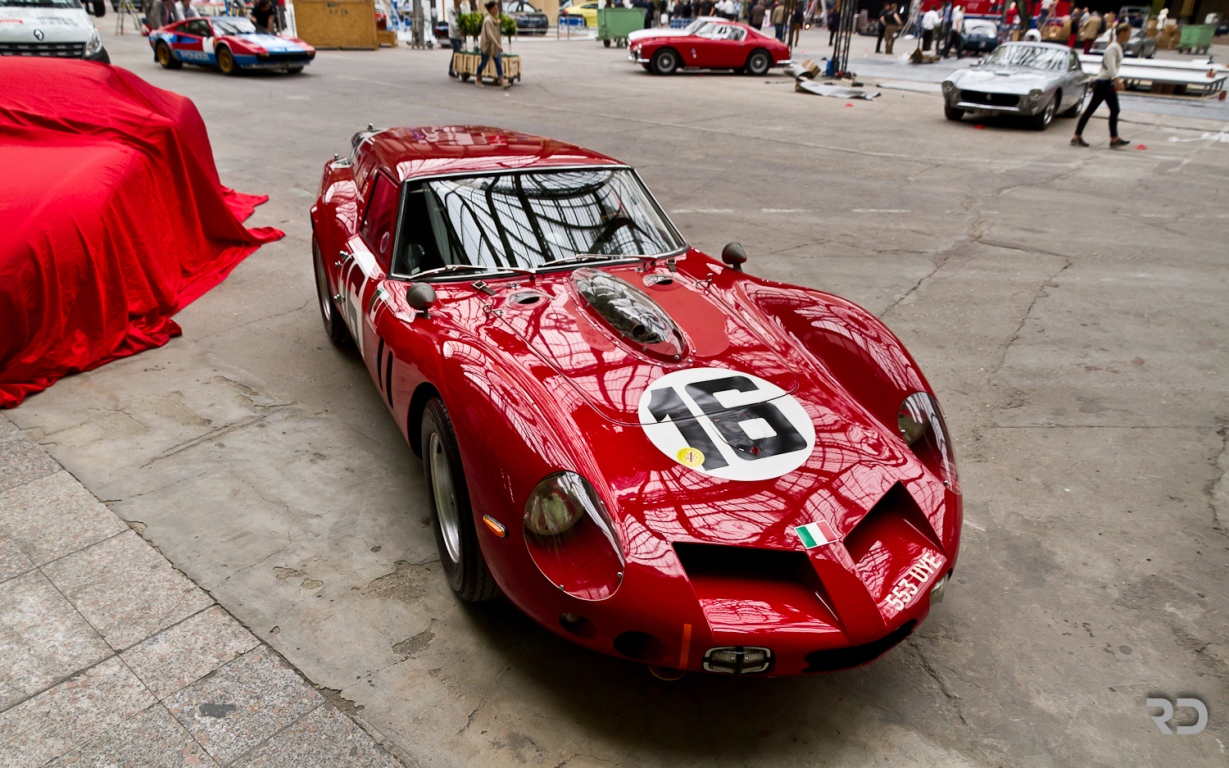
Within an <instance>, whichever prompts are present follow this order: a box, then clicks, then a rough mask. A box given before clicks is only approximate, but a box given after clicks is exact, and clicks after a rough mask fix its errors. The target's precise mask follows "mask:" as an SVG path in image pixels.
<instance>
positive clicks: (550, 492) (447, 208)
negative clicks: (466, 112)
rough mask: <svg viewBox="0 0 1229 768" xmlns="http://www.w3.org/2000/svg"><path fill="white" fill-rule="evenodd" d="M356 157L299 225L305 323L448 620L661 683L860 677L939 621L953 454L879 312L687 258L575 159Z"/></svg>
mask: <svg viewBox="0 0 1229 768" xmlns="http://www.w3.org/2000/svg"><path fill="white" fill-rule="evenodd" d="M352 145H353V148H352V149H351V151H350V153H349V155H348V156H346V157H337V158H335V159H334V160H332V161H330V162H328V163H327V164H326V165H325V167H324V178H323V179H322V180H321V184H320V192H319V198H318V199H317V201H316V203H315V205H314V206H313V207H312V209H311V217H312V229H313V233H314V234H313V241H312V254H313V260H314V263H315V274H316V284H317V289H318V294H319V300H320V301H319V303H320V311H321V314H322V316H323V319H324V327H325V331H326V332H327V333H328V335H329V337H330V339H332V340H333V341H334V342H335V343H337V344H340V345H348V344H353V345H354V346H355V347H357V350H358V353H359V354H360V355H361V356H362V358H363V360H364V361H365V362H366V364H367V368H368V370H369V372H370V374H371V377H372V379H373V380H374V382H375V385H376V387H377V389H378V390H379V392H380V395H381V397H382V398H383V399H384V401H385V402H386V403H387V406H388V409H389V412H390V413H391V414H392V416H393V418H394V419H395V421H396V423H397V425H398V426H399V427H400V429H401V430H402V432H403V433H404V435H405V438H406V440H407V441H408V442H409V445H410V447H411V448H412V449H413V450H414V452H415V453H416V454H417V455H419V456H421V457H422V460H423V468H424V471H425V473H426V479H427V489H428V495H429V498H430V500H431V504H432V509H433V519H434V527H435V536H436V543H437V545H438V547H439V553H440V560H441V562H442V568H443V571H444V573H445V575H446V576H447V579H448V582H449V583H450V584H451V586H452V588H453V589H454V590H455V591H456V592H457V594H458V595H459V596H460V597H461V598H462V599H464V600H471V601H478V600H485V599H488V598H492V597H495V596H497V595H499V594H500V593H502V594H504V595H506V596H507V598H508V599H509V600H511V601H512V602H513V603H515V604H516V605H517V606H518V607H519V608H520V609H521V610H523V611H524V612H525V613H526V614H528V615H529V616H531V617H532V618H533V619H534V620H536V621H537V622H538V623H540V624H541V625H542V626H543V627H546V628H547V629H549V630H550V631H552V632H554V633H556V634H558V635H560V636H562V637H564V638H567V639H568V640H571V641H573V642H576V643H579V644H580V645H583V646H585V647H587V648H591V649H593V650H597V651H601V652H604V653H609V654H613V655H616V656H620V657H623V658H627V659H632V660H635V661H639V662H643V663H645V664H648V665H650V666H651V667H652V668H653V669H654V671H655V672H656V673H657V674H659V675H662V676H666V677H670V676H675V675H678V674H680V673H681V672H682V671H688V670H690V671H697V672H698V671H702V670H703V671H708V672H719V673H730V674H768V675H792V674H799V673H803V672H824V671H830V670H836V669H843V668H847V667H852V666H856V665H859V664H863V663H865V662H868V661H870V660H872V659H874V658H876V657H877V656H879V655H880V654H882V653H884V652H885V651H887V650H888V649H889V648H891V647H892V646H893V645H895V644H896V643H898V642H900V640H902V639H903V638H904V637H905V636H907V635H908V634H909V633H910V632H911V631H913V630H914V629H915V628H916V627H917V625H918V623H919V622H921V621H922V620H923V619H924V618H925V617H926V615H927V613H928V612H929V610H930V607H931V605H932V604H933V603H934V602H936V601H938V600H939V599H940V598H941V597H942V595H943V590H944V587H945V585H946V584H947V583H948V579H949V577H950V575H951V572H952V568H953V566H954V564H955V562H956V554H957V549H958V545H959V540H960V527H961V497H960V486H959V481H958V479H957V475H956V466H955V462H954V459H953V453H952V444H951V439H950V436H949V434H948V431H947V427H946V426H945V425H944V421H943V416H942V413H941V411H940V409H939V405H938V402H937V401H936V400H935V397H934V395H933V393H932V392H931V389H930V386H929V385H928V384H927V383H926V380H925V378H923V376H922V374H921V372H920V371H919V370H918V367H917V365H916V364H915V363H914V361H913V359H912V358H911V357H910V356H909V353H908V352H906V351H905V349H904V347H902V346H901V343H900V342H899V341H898V340H897V339H896V337H895V336H893V335H892V333H891V332H890V331H889V330H888V329H887V328H886V327H884V325H883V324H882V323H880V322H879V321H878V320H877V319H876V318H875V317H874V316H873V315H871V314H870V313H868V312H866V311H865V310H863V309H860V308H859V307H857V306H854V305H853V304H850V303H849V302H847V301H844V300H842V299H839V298H837V297H835V296H832V295H830V294H826V293H822V292H820V291H815V290H811V289H808V288H800V287H797V286H792V285H786V284H783V283H777V282H773V281H769V280H762V279H760V278H757V277H754V276H752V275H749V274H747V273H746V272H744V271H743V270H742V263H743V262H744V261H745V260H746V256H745V254H744V253H743V252H742V248H741V247H740V246H738V245H737V244H730V245H729V246H727V247H726V249H725V251H724V252H723V254H722V261H716V260H714V259H712V258H710V257H708V256H707V255H705V254H703V253H701V252H699V251H697V250H695V249H694V248H691V247H690V246H688V245H687V243H686V241H685V240H684V239H683V236H682V235H681V234H680V233H679V232H678V230H677V229H675V227H674V225H673V224H672V223H671V222H670V220H669V219H668V218H667V217H666V214H665V213H664V212H663V211H662V209H661V207H660V206H659V205H658V204H657V202H656V201H655V200H654V199H653V196H652V195H651V194H650V193H649V191H648V189H646V188H645V186H644V184H643V183H642V182H641V180H640V178H639V176H638V175H637V174H636V172H635V171H634V170H632V169H631V168H630V167H628V166H626V165H624V164H622V163H620V162H618V161H616V160H613V159H611V158H609V157H604V156H602V155H600V154H597V153H595V152H591V151H589V150H586V149H582V148H580V147H577V146H573V145H570V144H564V143H562V142H559V141H553V140H551V139H545V138H541V137H538V136H530V135H526V134H523V133H517V132H514V131H507V130H502V129H497V128H484V127H471V126H450V127H433V128H391V129H387V130H374V129H369V130H366V131H362V132H360V133H358V134H356V135H355V136H354V138H353V141H352Z"/></svg>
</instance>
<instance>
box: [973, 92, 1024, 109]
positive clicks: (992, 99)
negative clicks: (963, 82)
mask: <svg viewBox="0 0 1229 768" xmlns="http://www.w3.org/2000/svg"><path fill="white" fill-rule="evenodd" d="M960 100H961V101H967V102H969V103H971V104H990V105H992V106H995V107H1014V106H1016V105H1017V104H1019V103H1020V97H1019V96H1017V95H1015V94H1011V93H982V92H981V91H961V92H960Z"/></svg>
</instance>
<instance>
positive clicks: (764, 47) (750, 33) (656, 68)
mask: <svg viewBox="0 0 1229 768" xmlns="http://www.w3.org/2000/svg"><path fill="white" fill-rule="evenodd" d="M628 58H629V59H631V60H632V61H634V62H636V63H637V64H639V65H641V66H643V67H644V68H645V69H646V70H648V71H649V72H652V73H654V74H657V75H672V74H674V73H675V72H677V71H678V70H680V69H684V68H686V69H733V70H737V71H740V72H745V73H746V74H748V75H763V74H765V73H767V72H768V70H769V69H772V68H773V67H784V66H786V65H788V64H789V63H790V60H789V47H788V46H786V45H785V43H783V42H781V41H780V40H776V39H774V38H771V37H768V36H767V35H763V34H760V32H759V31H758V30H755V29H752V28H751V27H749V26H747V25H746V24H739V23H737V22H733V21H710V22H707V23H705V24H702V25H700V27H699V28H698V29H696V30H695V31H694V32H692V33H690V34H687V35H681V36H680V35H674V36H670V35H649V36H647V37H642V38H639V39H637V40H635V41H634V42H632V44H631V46H630V47H629V48H628Z"/></svg>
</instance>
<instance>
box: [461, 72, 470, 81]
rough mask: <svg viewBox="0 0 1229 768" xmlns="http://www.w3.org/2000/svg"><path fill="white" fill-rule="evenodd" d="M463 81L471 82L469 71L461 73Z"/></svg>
mask: <svg viewBox="0 0 1229 768" xmlns="http://www.w3.org/2000/svg"><path fill="white" fill-rule="evenodd" d="M461 82H463V83H468V82H469V75H468V74H467V73H465V72H462V73H461Z"/></svg>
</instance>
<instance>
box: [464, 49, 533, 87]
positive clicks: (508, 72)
mask: <svg viewBox="0 0 1229 768" xmlns="http://www.w3.org/2000/svg"><path fill="white" fill-rule="evenodd" d="M481 61H482V54H481V53H479V52H478V51H458V52H456V53H454V54H452V68H453V69H455V70H456V71H457V72H460V73H461V79H462V80H469V79H470V78H471V77H473V76H474V74H475V73H476V72H477V71H478V64H479V63H481ZM503 68H504V79H505V80H507V81H508V82H512V81H516V82H520V79H521V57H520V56H517V55H516V54H513V53H505V54H504V55H503ZM482 76H483V77H485V78H490V79H491V80H494V79H495V61H494V59H491V60H488V61H487V63H486V69H485V70H483V72H482Z"/></svg>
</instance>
